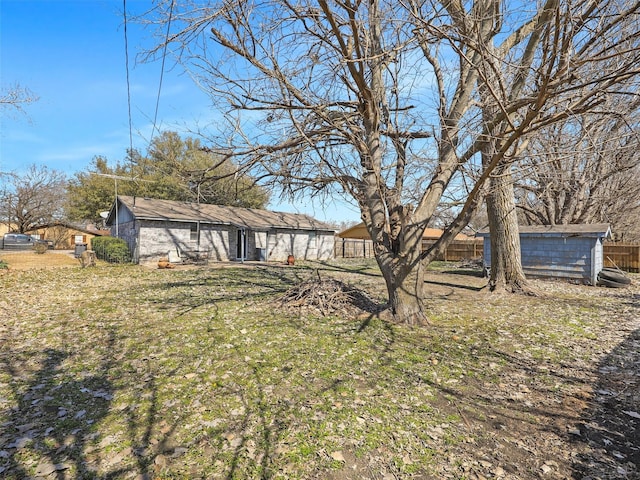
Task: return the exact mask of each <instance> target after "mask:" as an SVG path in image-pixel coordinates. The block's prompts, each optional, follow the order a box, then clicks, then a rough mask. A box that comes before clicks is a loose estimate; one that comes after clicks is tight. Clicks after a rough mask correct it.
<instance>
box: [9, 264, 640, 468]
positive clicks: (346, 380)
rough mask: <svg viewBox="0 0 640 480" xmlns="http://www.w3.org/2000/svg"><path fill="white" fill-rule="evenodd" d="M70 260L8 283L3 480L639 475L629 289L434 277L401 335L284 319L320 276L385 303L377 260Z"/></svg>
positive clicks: (346, 323)
mask: <svg viewBox="0 0 640 480" xmlns="http://www.w3.org/2000/svg"><path fill="white" fill-rule="evenodd" d="M46 255H49V253H47V254H46ZM52 256H53V255H52ZM71 260H73V261H75V262H76V267H75V268H65V269H49V268H44V269H35V270H18V269H17V268H16V269H10V270H9V271H8V273H5V274H0V290H1V291H2V292H3V295H2V296H1V297H0V425H1V426H2V427H1V429H0V477H2V478H7V479H11V480H18V479H23V478H29V477H31V478H34V477H40V478H50V479H54V478H55V479H56V480H59V479H84V478H87V479H88V478H97V479H105V480H106V479H128V478H131V479H147V478H149V479H151V478H153V479H177V478H185V479H186V478H206V479H254V478H255V479H271V478H282V479H291V478H293V479H295V478H300V479H329V480H331V479H334V480H347V479H385V480H390V479H405V478H421V479H457V480H459V479H480V478H500V479H512V480H515V479H525V480H533V479H539V478H553V479H561V478H566V479H569V478H587V477H588V475H592V478H602V479H605V478H607V479H613V478H620V479H622V478H625V479H630V478H638V477H637V475H638V470H637V468H636V467H635V466H634V464H635V465H637V460H638V459H639V457H638V452H639V451H640V442H639V441H638V431H639V430H638V429H637V420H636V419H635V417H634V416H633V414H637V405H638V404H639V401H640V395H639V387H640V386H639V379H638V377H637V371H638V367H640V359H639V355H638V348H637V346H638V345H640V338H638V329H640V314H639V312H640V288H639V287H638V284H637V282H638V277H637V276H636V277H634V285H633V286H632V287H631V288H629V289H624V290H606V289H598V288H589V287H581V286H574V285H566V284H559V283H549V282H536V288H538V289H539V290H540V291H542V292H543V293H544V296H543V297H541V298H536V299H533V298H521V297H493V296H490V295H486V294H484V293H480V292H479V291H478V289H479V287H480V286H481V285H482V283H483V282H484V281H483V279H481V278H479V277H477V276H474V275H469V273H473V272H465V271H455V272H447V271H445V270H444V269H441V270H440V271H432V272H431V273H430V275H429V278H428V280H427V283H428V286H429V291H430V292H431V294H432V296H431V298H430V299H429V313H428V316H429V321H430V324H429V325H426V326H424V327H420V328H406V327H404V326H402V325H395V324H393V323H390V322H388V321H385V320H382V319H380V318H378V317H377V316H376V315H375V314H373V313H368V312H366V311H362V313H361V314H360V315H358V316H357V318H356V317H353V316H344V315H341V314H337V315H336V314H332V315H327V316H324V315H321V314H319V313H313V312H310V311H308V310H307V311H304V310H303V311H299V312H295V311H294V312H290V311H288V310H287V311H283V309H282V308H280V307H278V306H277V302H276V300H277V299H279V298H282V296H283V295H284V294H285V292H287V291H289V292H290V291H291V288H292V287H293V286H295V285H297V284H303V283H304V282H305V281H308V280H309V279H310V278H313V277H314V276H316V275H317V273H316V270H318V271H319V272H320V275H321V276H322V278H323V279H330V278H335V279H336V280H340V282H344V283H346V284H349V285H352V286H353V287H355V288H357V289H359V290H362V291H365V292H367V294H368V295H367V297H368V298H370V299H372V300H374V301H376V300H377V301H381V300H383V294H384V285H383V283H382V280H381V278H380V275H379V272H378V271H377V269H376V267H375V265H374V264H372V263H371V262H365V261H361V262H351V263H347V264H331V265H296V266H295V267H283V266H277V265H270V266H254V267H251V266H250V265H244V266H243V267H242V268H228V267H227V268H221V269H217V268H214V267H211V268H190V269H172V270H159V269H150V268H142V267H137V266H131V265H129V266H106V265H101V266H99V267H98V268H87V269H81V268H79V266H78V264H77V260H75V259H73V258H71ZM629 372H631V373H629ZM625 412H631V413H625ZM634 422H635V423H634ZM607 432H609V433H607ZM634 475H635V477H634Z"/></svg>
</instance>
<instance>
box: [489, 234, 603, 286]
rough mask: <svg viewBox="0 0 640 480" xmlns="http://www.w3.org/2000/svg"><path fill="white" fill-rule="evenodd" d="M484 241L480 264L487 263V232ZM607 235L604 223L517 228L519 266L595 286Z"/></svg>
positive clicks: (529, 271) (534, 273)
mask: <svg viewBox="0 0 640 480" xmlns="http://www.w3.org/2000/svg"><path fill="white" fill-rule="evenodd" d="M477 235H478V236H480V237H483V238H484V239H485V241H484V265H485V268H489V267H490V266H491V242H490V241H489V239H490V234H489V231H482V232H478V234H477ZM610 236H611V229H610V228H609V225H608V224H592V225H533V226H521V227H520V251H521V254H522V268H523V270H524V273H525V275H527V276H531V277H546V278H561V279H566V280H574V281H579V282H581V283H586V284H591V285H596V283H597V280H598V273H600V271H601V270H602V268H603V266H604V259H603V245H602V242H603V240H604V239H605V238H607V237H610Z"/></svg>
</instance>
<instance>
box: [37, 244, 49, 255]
mask: <svg viewBox="0 0 640 480" xmlns="http://www.w3.org/2000/svg"><path fill="white" fill-rule="evenodd" d="M34 250H35V252H36V253H39V254H43V253H47V250H49V245H47V244H46V243H36V244H35V246H34Z"/></svg>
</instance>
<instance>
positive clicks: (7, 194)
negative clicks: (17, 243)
mask: <svg viewBox="0 0 640 480" xmlns="http://www.w3.org/2000/svg"><path fill="white" fill-rule="evenodd" d="M0 182H1V183H0V191H1V195H0V212H2V217H3V219H4V221H5V222H6V223H7V224H8V225H9V228H10V229H12V230H14V231H18V232H20V233H24V232H26V231H29V230H32V229H34V228H37V227H39V226H41V225H46V224H48V223H51V222H52V221H55V220H60V219H61V217H62V212H63V208H64V203H65V193H66V178H65V176H64V175H63V174H62V173H61V172H58V171H56V170H50V169H48V168H47V167H40V166H36V165H32V166H31V167H29V169H28V170H27V172H26V173H24V174H15V173H11V174H3V175H2V176H1V177H0Z"/></svg>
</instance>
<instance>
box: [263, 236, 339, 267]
mask: <svg viewBox="0 0 640 480" xmlns="http://www.w3.org/2000/svg"><path fill="white" fill-rule="evenodd" d="M334 242H335V238H334V235H333V233H332V232H321V231H305V230H275V231H273V232H270V233H269V235H268V247H267V250H268V259H269V260H271V261H285V260H286V259H287V257H288V256H289V255H293V256H294V257H295V258H299V259H306V260H329V259H331V258H333V250H334Z"/></svg>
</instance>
